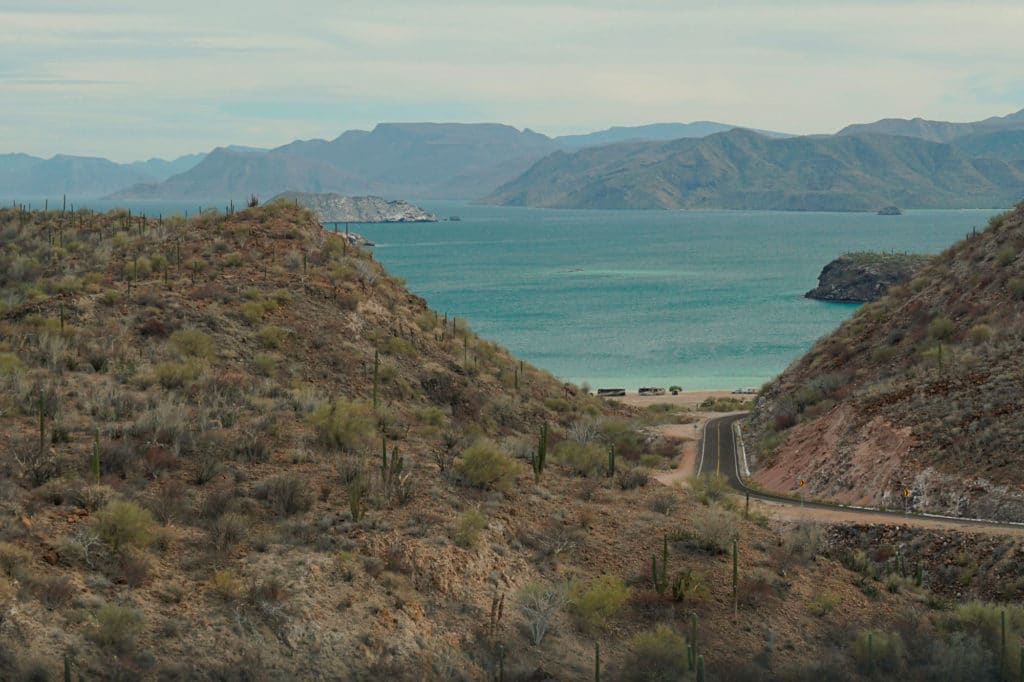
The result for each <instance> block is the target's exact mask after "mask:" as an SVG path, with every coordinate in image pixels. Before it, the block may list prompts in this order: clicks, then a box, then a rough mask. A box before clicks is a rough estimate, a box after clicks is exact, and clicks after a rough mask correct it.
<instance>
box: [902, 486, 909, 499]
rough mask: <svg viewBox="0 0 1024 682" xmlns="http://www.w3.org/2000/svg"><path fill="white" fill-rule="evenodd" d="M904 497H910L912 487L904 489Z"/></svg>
mask: <svg viewBox="0 0 1024 682" xmlns="http://www.w3.org/2000/svg"><path fill="white" fill-rule="evenodd" d="M903 497H910V488H904V489H903Z"/></svg>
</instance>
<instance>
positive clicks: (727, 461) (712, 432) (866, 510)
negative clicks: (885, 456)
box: [696, 414, 1024, 531]
mask: <svg viewBox="0 0 1024 682" xmlns="http://www.w3.org/2000/svg"><path fill="white" fill-rule="evenodd" d="M744 416H746V415H745V414H732V415H728V416H725V417H716V418H715V419H712V420H710V421H709V422H708V423H707V424H706V425H705V427H704V435H703V437H702V438H701V443H700V449H699V451H698V454H697V467H696V468H697V474H698V475H705V476H712V475H715V474H720V475H722V476H724V477H725V479H726V480H727V481H728V483H729V486H730V487H731V488H733V489H734V490H736V491H737V492H739V493H741V494H745V495H749V496H750V497H751V499H756V500H764V501H766V502H772V503H775V504H784V505H789V506H798V507H801V509H802V510H805V511H806V510H818V511H822V512H823V511H828V512H830V514H836V513H839V514H844V515H849V516H856V517H859V518H860V519H861V520H863V521H879V522H887V523H899V522H901V521H902V522H904V523H905V522H907V521H910V520H914V521H919V520H920V521H934V522H935V523H936V525H943V526H948V525H950V524H956V525H958V526H973V527H979V528H1001V529H1012V530H1016V531H1022V530H1024V523H1011V522H1005V521H989V520H987V519H968V518H963V517H959V516H942V515H940V514H921V513H917V512H914V513H911V514H905V513H903V512H898V511H886V510H882V509H876V508H873V507H858V506H853V505H843V504H838V503H835V504H833V503H822V502H812V501H800V500H797V499H794V498H793V497H787V496H784V495H779V494H776V493H771V492H765V491H762V490H755V489H753V488H750V487H748V486H747V485H746V484H745V483H744V482H743V477H741V476H740V472H739V470H740V467H741V466H742V464H741V463H740V452H739V448H738V447H737V446H736V435H735V431H734V430H733V424H734V423H735V422H736V421H737V420H739V419H742V418H743V417H744ZM809 515H810V516H814V515H815V514H813V513H812V514H809Z"/></svg>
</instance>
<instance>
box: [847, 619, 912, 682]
mask: <svg viewBox="0 0 1024 682" xmlns="http://www.w3.org/2000/svg"><path fill="white" fill-rule="evenodd" d="M904 653H905V649H904V647H903V640H902V639H901V638H900V636H899V634H897V633H895V632H884V631H882V630H860V631H858V632H857V637H856V638H855V639H854V640H853V643H852V645H851V646H850V655H851V656H852V657H853V660H854V662H855V663H856V664H857V668H858V669H859V670H860V671H861V672H863V673H865V674H869V675H870V674H874V673H875V672H876V671H881V672H884V673H888V674H892V673H895V672H896V671H898V670H899V669H900V668H901V667H902V666H903V656H904Z"/></svg>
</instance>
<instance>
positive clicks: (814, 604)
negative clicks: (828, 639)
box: [807, 592, 839, 617]
mask: <svg viewBox="0 0 1024 682" xmlns="http://www.w3.org/2000/svg"><path fill="white" fill-rule="evenodd" d="M837 606H839V595H837V594H836V593H835V592H820V593H818V594H816V595H815V596H814V598H813V599H811V603H810V605H808V607H807V610H808V611H810V612H811V615H812V616H818V617H821V616H825V615H827V614H829V613H832V610H833V609H834V608H835V607H837Z"/></svg>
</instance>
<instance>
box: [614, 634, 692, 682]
mask: <svg viewBox="0 0 1024 682" xmlns="http://www.w3.org/2000/svg"><path fill="white" fill-rule="evenodd" d="M687 668H688V658H687V651H686V638H685V637H683V636H682V635H680V634H679V633H677V632H676V631H675V630H673V629H672V628H670V627H669V626H668V625H664V624H662V625H658V626H657V627H655V628H654V629H653V630H645V631H644V632H641V633H639V634H638V635H636V636H635V637H634V638H633V641H632V645H631V647H630V652H629V655H628V656H627V658H626V660H625V664H624V665H623V668H622V671H621V672H620V674H619V678H618V679H622V680H626V681H627V682H648V681H650V682H662V681H664V682H672V681H674V680H681V679H683V678H684V677H685V676H686V673H687Z"/></svg>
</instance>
